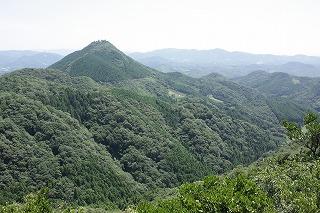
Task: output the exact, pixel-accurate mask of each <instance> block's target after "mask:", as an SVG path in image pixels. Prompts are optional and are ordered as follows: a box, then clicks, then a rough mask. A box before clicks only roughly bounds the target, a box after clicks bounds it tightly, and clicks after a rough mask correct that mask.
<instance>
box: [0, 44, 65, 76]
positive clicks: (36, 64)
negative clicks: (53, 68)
mask: <svg viewBox="0 0 320 213" xmlns="http://www.w3.org/2000/svg"><path fill="white" fill-rule="evenodd" d="M61 58H63V56H62V55H59V54H56V53H51V52H39V51H30V50H8V51H0V74H1V73H5V72H10V71H13V70H16V69H21V68H27V67H30V68H45V67H47V66H49V65H51V64H53V63H54V62H56V61H58V60H60V59H61Z"/></svg>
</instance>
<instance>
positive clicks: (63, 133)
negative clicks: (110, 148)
mask: <svg viewBox="0 0 320 213" xmlns="http://www.w3.org/2000/svg"><path fill="white" fill-rule="evenodd" d="M0 109H1V110H0V127H1V128H0V129H1V130H0V153H1V161H0V167H1V172H0V183H1V186H0V188H1V190H0V191H1V192H0V202H1V203H2V204H3V203H4V202H10V201H19V200H21V197H22V196H24V195H25V194H27V193H29V192H30V191H34V190H38V189H40V188H42V187H49V188H50V190H51V197H52V198H54V199H62V200H64V201H65V202H72V203H76V204H78V205H90V204H93V203H102V202H103V203H104V204H105V206H106V207H109V208H115V207H121V206H125V205H127V204H128V203H131V202H132V200H133V199H134V197H135V196H136V195H139V193H140V192H139V191H138V189H139V188H140V186H139V185H138V184H137V183H136V182H135V181H134V180H133V178H132V177H131V176H130V175H128V174H126V173H124V172H123V171H122V170H121V168H120V167H119V165H117V164H116V163H115V162H114V161H113V159H112V158H111V156H110V154H109V153H108V152H106V150H105V149H104V148H103V146H101V145H98V144H97V143H95V142H94V140H93V136H92V134H91V133H90V132H89V131H88V130H87V129H86V128H84V127H83V126H82V125H81V124H79V122H78V121H77V120H75V119H73V118H71V117H70V115H69V114H67V113H64V112H62V111H60V110H56V109H54V108H53V107H50V106H46V105H44V104H43V103H41V102H39V101H35V100H33V99H30V98H27V97H25V96H21V95H17V94H15V93H6V92H1V95H0ZM93 193H94V196H93Z"/></svg>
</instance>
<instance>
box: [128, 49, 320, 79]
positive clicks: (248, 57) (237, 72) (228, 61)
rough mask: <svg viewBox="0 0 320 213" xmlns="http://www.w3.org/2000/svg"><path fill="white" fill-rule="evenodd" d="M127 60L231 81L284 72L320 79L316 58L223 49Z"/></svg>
mask: <svg viewBox="0 0 320 213" xmlns="http://www.w3.org/2000/svg"><path fill="white" fill-rule="evenodd" d="M130 56H131V57H133V58H134V59H136V60H137V61H139V62H141V63H143V64H145V65H147V66H150V67H152V68H155V69H158V70H161V71H164V72H182V73H185V74H187V75H189V76H193V77H201V76H204V75H207V74H209V73H219V74H221V75H224V76H226V77H231V78H232V77H238V76H243V75H246V74H248V73H250V72H253V71H257V70H264V71H267V72H285V73H288V74H291V75H296V76H309V77H315V76H320V57H314V56H305V55H295V56H278V55H270V54H250V53H245V52H229V51H226V50H223V49H213V50H190V49H189V50H188V49H161V50H155V51H152V52H146V53H131V54H130Z"/></svg>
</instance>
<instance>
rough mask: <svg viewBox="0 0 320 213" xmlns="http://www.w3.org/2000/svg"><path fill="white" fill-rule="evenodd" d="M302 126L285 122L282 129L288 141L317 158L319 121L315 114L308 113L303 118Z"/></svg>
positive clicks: (319, 134) (319, 145) (319, 132)
mask: <svg viewBox="0 0 320 213" xmlns="http://www.w3.org/2000/svg"><path fill="white" fill-rule="evenodd" d="M303 124H304V125H303V126H299V125H298V124H297V123H294V122H288V121H285V122H284V123H283V125H284V127H285V128H286V129H287V135H288V137H289V138H290V140H292V141H294V142H297V143H299V144H301V145H303V146H304V147H306V148H307V149H308V150H309V152H311V154H312V156H313V157H314V158H315V157H318V156H319V149H320V120H319V116H318V115H317V114H315V113H308V114H307V115H306V116H305V118H304V123H303Z"/></svg>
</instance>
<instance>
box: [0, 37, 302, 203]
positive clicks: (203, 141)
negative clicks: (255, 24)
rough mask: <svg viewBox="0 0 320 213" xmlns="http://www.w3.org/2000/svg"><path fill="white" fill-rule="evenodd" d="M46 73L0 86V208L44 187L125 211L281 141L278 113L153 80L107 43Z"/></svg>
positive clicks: (251, 99)
mask: <svg viewBox="0 0 320 213" xmlns="http://www.w3.org/2000/svg"><path fill="white" fill-rule="evenodd" d="M52 68H56V69H23V70H19V71H15V72H13V73H11V74H7V75H4V76H2V77H0V94H1V96H0V100H1V102H0V108H1V111H0V121H1V122H0V124H1V126H2V128H1V129H0V139H1V140H0V152H1V155H0V157H1V161H0V163H1V164H0V165H1V171H0V172H1V175H0V177H1V180H0V183H1V184H0V191H1V194H0V204H4V203H5V202H13V201H18V202H20V201H21V199H22V197H23V196H24V195H25V194H27V193H29V192H34V191H36V190H39V189H41V188H43V187H48V188H49V197H50V199H53V200H54V201H55V202H61V201H64V202H66V203H68V204H73V205H81V206H88V205H91V206H93V205H95V206H97V205H100V206H103V207H104V208H110V209H116V208H124V207H126V206H128V205H129V204H134V203H137V202H138V201H139V200H140V199H142V198H145V199H148V198H150V197H152V196H153V195H150V193H149V192H150V191H154V190H156V189H159V188H162V189H163V188H168V187H170V188H171V187H176V186H179V185H181V184H182V183H185V182H193V181H197V180H200V179H202V178H204V177H205V176H207V175H215V174H221V173H223V172H226V171H230V170H231V169H232V168H234V167H235V166H237V165H248V164H250V163H252V162H253V161H255V160H257V159H258V158H260V157H261V156H263V155H264V154H265V153H267V152H269V151H272V150H275V149H277V147H278V146H279V145H281V144H283V143H284V141H285V137H284V135H283V129H282V128H281V125H280V123H281V120H280V119H279V116H278V114H277V113H278V112H279V113H280V112H282V111H281V110H279V111H277V108H275V107H273V105H270V103H269V100H268V99H267V98H266V97H265V96H264V95H262V94H260V93H259V92H257V91H256V90H253V89H250V88H248V87H245V86H241V85H239V84H237V83H234V82H231V81H229V80H226V79H224V78H223V77H222V76H220V75H215V74H212V75H210V76H207V77H205V78H200V79H194V78H191V77H187V76H185V75H183V74H180V73H169V74H165V73H161V72H158V71H156V70H152V69H150V68H147V67H145V66H143V65H141V64H139V63H137V62H135V61H134V60H133V59H131V58H129V57H127V56H125V55H124V54H123V53H121V52H120V51H119V50H117V49H116V48H115V47H114V46H113V45H111V44H110V43H108V42H106V41H98V42H94V43H92V44H90V45H89V46H88V47H86V48H84V49H83V50H81V51H78V52H75V53H72V54H70V55H68V56H66V57H65V58H64V59H62V60H61V61H60V62H57V63H56V64H55V65H53V66H52ZM57 69H61V70H57ZM281 101H282V104H284V105H285V104H286V102H285V99H281ZM290 109H291V110H293V113H295V112H296V113H300V111H302V110H303V109H301V108H294V107H292V108H290Z"/></svg>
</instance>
